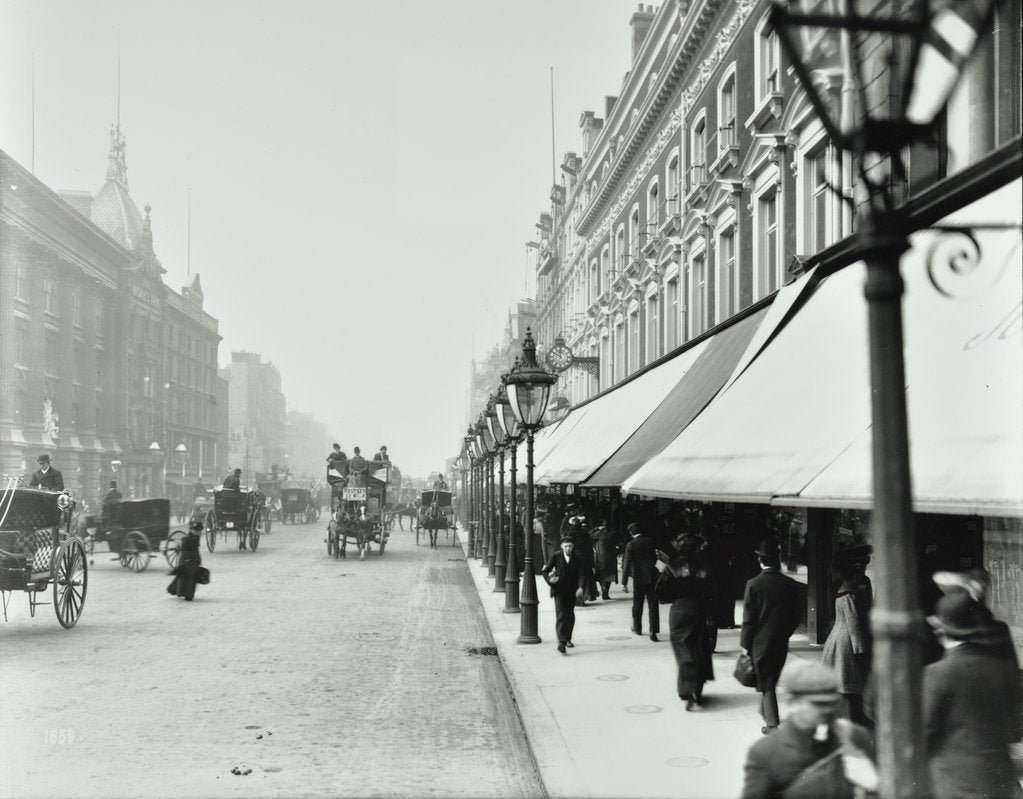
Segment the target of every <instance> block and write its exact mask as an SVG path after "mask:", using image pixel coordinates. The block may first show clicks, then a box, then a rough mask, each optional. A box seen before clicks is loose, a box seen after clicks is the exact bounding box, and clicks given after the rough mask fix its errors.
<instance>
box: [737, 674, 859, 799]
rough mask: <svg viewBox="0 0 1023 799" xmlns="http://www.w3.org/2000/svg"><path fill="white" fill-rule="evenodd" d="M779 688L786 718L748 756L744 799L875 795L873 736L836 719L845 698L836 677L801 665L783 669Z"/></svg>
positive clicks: (834, 798)
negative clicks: (784, 698) (785, 700)
mask: <svg viewBox="0 0 1023 799" xmlns="http://www.w3.org/2000/svg"><path fill="white" fill-rule="evenodd" d="M781 687H782V688H783V689H784V690H785V692H786V693H787V694H788V698H789V703H788V705H789V715H788V718H786V719H785V721H784V722H783V723H782V724H781V726H779V727H778V731H777V732H776V733H774V734H773V735H769V736H768V737H767V738H761V739H760V740H759V741H757V742H756V743H755V744H753V746H751V747H750V749H749V752H747V754H746V768H745V779H744V780H743V787H742V799H773V798H774V797H780V796H786V797H799V796H805V797H811V796H812V797H814V798H815V799H848V798H849V797H852V796H854V795H861V794H860V792H871V793H872V792H874V791H876V790H877V787H878V782H879V780H878V775H877V769H876V768H875V766H874V763H873V761H872V759H871V751H872V747H871V742H870V734H869V733H868V732H867V731H866V730H865V729H863V728H862V727H859V726H857V725H855V724H853V723H852V722H851V721H848V720H847V719H842V718H838V713H839V709H840V708H841V706H842V695H841V694H840V693H839V692H838V681H837V680H836V678H835V673H834V672H833V671H832V670H831V669H829V668H828V667H827V666H823V665H821V664H819V663H813V662H811V661H806V660H799V659H797V660H795V661H794V662H793V663H791V664H789V665H788V666H787V667H786V668H785V673H784V674H783V675H782V677H781ZM857 789H859V792H858V791H857Z"/></svg>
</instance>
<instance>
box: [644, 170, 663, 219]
mask: <svg viewBox="0 0 1023 799" xmlns="http://www.w3.org/2000/svg"><path fill="white" fill-rule="evenodd" d="M646 218H647V219H649V220H650V221H652V222H654V223H655V224H658V225H659V224H660V223H661V197H660V187H659V186H658V185H657V181H656V180H655V181H653V182H652V183H651V184H650V190H649V191H648V192H647V198H646Z"/></svg>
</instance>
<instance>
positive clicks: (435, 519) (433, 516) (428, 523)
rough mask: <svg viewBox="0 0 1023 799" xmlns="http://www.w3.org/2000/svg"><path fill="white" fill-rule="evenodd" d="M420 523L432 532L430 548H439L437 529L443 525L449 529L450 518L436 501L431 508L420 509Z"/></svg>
mask: <svg viewBox="0 0 1023 799" xmlns="http://www.w3.org/2000/svg"><path fill="white" fill-rule="evenodd" d="M417 521H418V524H419V526H420V527H422V528H423V529H425V530H427V531H429V533H430V549H436V548H437V531H438V530H440V529H441V528H442V527H443V528H444V529H445V530H447V529H448V520H447V518H445V516H444V514H443V513H441V511H440V507H439V506H438V505H437V503H436V502H434V503H433V504H432V505H430V507H429V508H420V509H419V518H418V520H417Z"/></svg>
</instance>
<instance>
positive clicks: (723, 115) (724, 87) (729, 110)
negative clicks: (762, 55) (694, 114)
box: [718, 63, 738, 151]
mask: <svg viewBox="0 0 1023 799" xmlns="http://www.w3.org/2000/svg"><path fill="white" fill-rule="evenodd" d="M737 141H738V140H737V139H736V127H735V64H734V63H733V64H731V65H730V66H729V67H728V70H727V71H726V73H725V77H724V78H723V79H722V80H721V83H720V84H719V85H718V150H719V151H721V150H727V149H728V148H729V147H732V146H734V145H735V144H736V143H737Z"/></svg>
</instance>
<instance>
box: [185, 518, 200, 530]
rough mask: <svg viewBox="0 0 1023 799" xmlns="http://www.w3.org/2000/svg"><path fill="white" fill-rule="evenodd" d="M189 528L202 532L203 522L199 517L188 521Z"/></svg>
mask: <svg viewBox="0 0 1023 799" xmlns="http://www.w3.org/2000/svg"><path fill="white" fill-rule="evenodd" d="M188 529H189V530H190V531H192V532H195V533H201V532H202V522H201V521H200V520H199V519H192V521H190V522H189V523H188Z"/></svg>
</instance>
